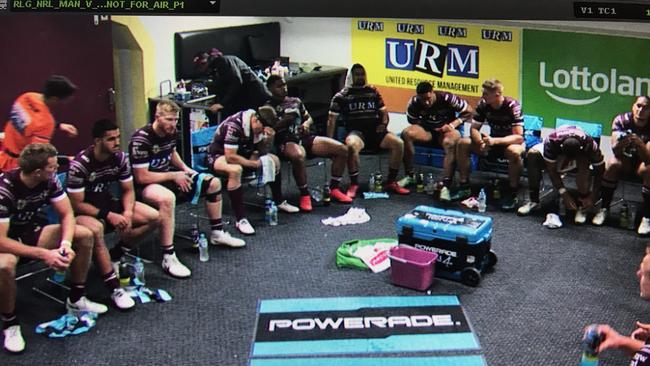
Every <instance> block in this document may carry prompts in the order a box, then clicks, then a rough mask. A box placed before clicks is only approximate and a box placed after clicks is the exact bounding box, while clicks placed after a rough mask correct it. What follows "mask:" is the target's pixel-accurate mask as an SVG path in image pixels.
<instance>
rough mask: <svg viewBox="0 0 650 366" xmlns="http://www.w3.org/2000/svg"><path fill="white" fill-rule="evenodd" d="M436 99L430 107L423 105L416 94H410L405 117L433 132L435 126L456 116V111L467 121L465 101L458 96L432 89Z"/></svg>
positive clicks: (445, 122) (444, 123) (438, 126)
mask: <svg viewBox="0 0 650 366" xmlns="http://www.w3.org/2000/svg"><path fill="white" fill-rule="evenodd" d="M433 93H434V94H435V96H436V101H435V103H433V104H432V105H431V106H430V107H425V106H423V105H422V104H421V103H420V102H419V101H418V98H417V96H412V97H411V99H409V102H408V104H407V105H406V119H407V120H408V121H409V123H411V124H419V125H420V126H422V128H424V129H425V130H427V131H429V132H433V131H434V130H435V129H436V128H440V127H442V126H443V125H446V124H447V123H449V122H452V121H453V120H455V119H456V118H458V117H457V116H456V114H457V113H459V114H460V115H461V116H460V118H461V119H462V120H463V121H465V122H468V121H469V120H470V118H471V115H470V114H469V112H468V107H467V102H466V101H465V100H464V99H462V98H460V97H459V96H457V95H455V94H452V93H447V92H442V91H434V92H433Z"/></svg>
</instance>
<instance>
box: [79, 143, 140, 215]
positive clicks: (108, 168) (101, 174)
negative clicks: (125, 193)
mask: <svg viewBox="0 0 650 366" xmlns="http://www.w3.org/2000/svg"><path fill="white" fill-rule="evenodd" d="M93 149H94V146H93V145H91V146H89V147H88V148H86V149H85V150H83V151H81V152H80V153H79V154H77V156H76V157H75V158H74V160H73V161H72V162H71V163H70V169H69V171H68V180H67V190H68V192H71V193H75V192H85V194H84V201H85V202H90V203H92V204H95V205H96V204H98V203H105V202H107V201H108V200H111V199H112V198H113V197H112V195H111V193H110V191H109V189H108V188H109V187H110V185H111V184H112V183H114V182H117V181H118V180H119V181H120V182H129V181H131V180H132V179H133V176H132V175H131V165H130V164H129V159H128V158H127V156H126V154H125V153H124V152H123V151H119V152H116V153H115V154H113V155H111V156H109V158H108V159H106V160H104V161H99V160H97V159H96V158H95V154H94V152H93Z"/></svg>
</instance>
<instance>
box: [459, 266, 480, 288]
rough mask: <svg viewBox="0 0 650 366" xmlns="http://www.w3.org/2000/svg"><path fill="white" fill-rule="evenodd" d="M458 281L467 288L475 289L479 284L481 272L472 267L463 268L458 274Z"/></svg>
mask: <svg viewBox="0 0 650 366" xmlns="http://www.w3.org/2000/svg"><path fill="white" fill-rule="evenodd" d="M460 280H461V282H462V283H464V284H466V285H467V286H472V287H476V286H478V284H479V283H480V282H481V272H479V271H478V269H476V268H474V267H467V268H463V270H462V272H461V273H460Z"/></svg>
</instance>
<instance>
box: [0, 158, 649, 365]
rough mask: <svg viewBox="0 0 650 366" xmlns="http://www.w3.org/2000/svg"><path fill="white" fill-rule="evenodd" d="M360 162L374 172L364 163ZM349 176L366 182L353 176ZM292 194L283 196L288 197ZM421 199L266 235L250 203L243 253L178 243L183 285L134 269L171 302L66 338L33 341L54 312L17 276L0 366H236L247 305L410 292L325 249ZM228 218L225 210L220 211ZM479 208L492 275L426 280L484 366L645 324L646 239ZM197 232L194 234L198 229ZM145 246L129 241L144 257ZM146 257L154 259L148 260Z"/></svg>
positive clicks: (574, 353)
mask: <svg viewBox="0 0 650 366" xmlns="http://www.w3.org/2000/svg"><path fill="white" fill-rule="evenodd" d="M364 159H369V158H364ZM366 166H367V167H366V169H369V168H368V167H372V168H373V170H374V167H375V166H376V162H375V161H374V160H372V161H368V162H367V164H366ZM310 176H316V177H318V178H317V179H313V181H319V182H320V180H322V178H320V177H322V172H321V171H320V170H317V169H312V170H310ZM362 176H364V177H365V176H367V174H366V173H365V172H363V171H362ZM285 182H286V179H285ZM294 187H295V186H294V185H293V184H292V185H291V186H290V187H288V188H285V192H288V198H289V199H290V200H292V201H294V202H295V201H296V198H297V192H296V191H295V188H294ZM630 191H632V190H631V189H629V188H628V189H627V192H630ZM253 194H254V192H253V191H252V190H250V191H249V192H248V193H247V195H249V196H251V195H253ZM628 195H629V193H628ZM249 198H250V199H253V200H255V199H256V198H255V197H252V196H251V197H249ZM430 202H431V200H430V199H429V198H427V197H425V196H424V195H422V194H411V195H410V196H406V197H396V196H391V198H390V200H367V201H364V200H363V199H357V200H356V202H355V204H356V205H358V206H361V207H365V208H366V209H367V211H368V213H369V214H370V216H371V217H372V219H371V221H370V222H369V223H366V224H362V225H351V226H344V227H328V226H324V225H322V224H321V223H320V219H321V218H324V217H327V216H338V215H341V214H343V213H345V211H346V210H347V208H348V206H344V205H337V204H333V205H332V206H330V207H325V208H321V207H316V208H315V210H314V211H313V212H312V213H309V214H297V215H286V214H280V225H279V226H277V227H268V226H266V225H265V224H264V223H263V212H262V211H261V210H260V209H249V211H250V219H251V221H252V223H253V225H255V226H256V228H257V230H258V233H257V235H255V236H253V237H248V238H246V239H247V241H248V245H247V247H246V248H244V249H225V248H215V247H212V248H211V249H210V256H211V258H210V261H209V262H207V263H201V262H199V260H198V255H197V254H196V253H192V252H190V251H188V250H186V248H187V247H188V245H189V243H188V242H186V241H184V240H178V241H177V247H178V248H179V257H180V258H181V259H182V260H183V261H184V262H185V263H186V264H187V265H188V266H189V267H190V268H191V269H192V270H193V276H192V278H191V279H189V280H172V279H169V278H167V277H166V276H165V275H163V274H162V271H161V269H160V267H159V265H158V264H156V265H147V268H146V275H147V283H148V285H150V286H151V287H160V288H164V289H166V290H168V291H169V292H170V293H171V294H172V295H173V297H174V298H173V300H172V301H171V302H168V303H162V304H156V303H151V304H144V305H138V306H137V307H136V308H135V309H134V310H133V311H129V312H119V311H117V310H114V309H111V311H109V313H107V314H106V315H104V316H102V317H101V318H100V319H99V320H98V323H97V326H96V327H95V328H93V329H92V330H91V331H90V332H89V333H86V334H83V335H80V336H74V337H66V338H64V339H47V338H45V337H44V336H41V335H37V334H35V333H34V328H35V326H36V325H37V324H38V323H40V322H44V321H48V320H52V319H54V318H55V317H58V316H59V315H60V314H61V311H62V308H61V307H60V306H58V305H55V304H54V303H53V302H52V301H49V300H46V299H44V298H42V297H39V296H36V295H34V294H33V292H32V291H31V290H30V288H31V283H32V282H34V281H36V282H38V281H42V277H39V278H37V279H35V280H34V281H32V280H25V281H22V282H20V283H19V286H18V287H19V295H18V301H17V305H18V309H19V314H20V317H21V321H22V325H23V328H22V329H23V334H24V336H25V339H26V341H27V349H26V351H25V353H24V354H22V355H19V356H13V355H8V354H6V353H0V364H1V365H35V364H43V363H47V364H49V365H87V364H93V365H97V366H98V365H143V364H147V365H150V364H158V365H160V364H175V365H207V364H210V365H224V366H226V365H227V366H230V365H246V364H247V361H248V355H249V352H250V345H251V342H252V339H253V331H254V324H255V313H256V306H257V300H258V299H273V298H299V297H336V296H386V295H401V296H411V295H419V294H421V293H418V292H416V291H412V290H408V289H404V288H400V287H395V286H393V285H391V284H390V282H389V275H388V273H381V274H372V273H369V272H368V273H366V272H361V271H357V270H348V269H345V270H341V269H337V268H336V265H335V263H334V251H335V249H336V247H337V246H338V245H339V244H340V243H341V242H343V241H345V240H349V239H355V238H378V237H386V236H394V235H395V220H396V218H397V217H398V216H400V215H401V214H403V213H405V212H407V211H409V210H410V209H411V208H413V207H414V206H416V205H418V204H427V203H430ZM229 210H230V209H229V205H228V204H227V203H226V209H225V212H226V214H227V213H228V212H229ZM195 211H196V209H195V208H192V207H190V206H188V205H181V206H179V207H178V214H177V217H178V221H179V222H178V225H177V226H178V227H179V231H187V229H188V227H189V226H188V225H189V221H188V217H189V212H195ZM488 214H489V215H492V217H493V218H494V237H493V241H492V242H493V249H494V250H495V251H496V252H497V254H498V257H499V262H498V264H497V265H496V269H495V271H494V272H492V273H489V274H487V275H486V276H484V278H483V281H482V282H481V285H480V287H477V288H471V287H467V286H464V285H462V284H460V283H456V282H451V281H447V280H440V279H437V280H436V281H435V284H434V286H433V287H432V292H433V293H434V294H456V295H458V296H459V298H460V300H461V303H462V305H463V306H464V308H465V311H466V312H467V315H468V317H469V319H470V320H471V321H472V325H473V327H474V331H475V333H476V335H477V336H478V338H479V340H480V343H481V346H482V348H483V353H484V355H485V357H486V359H487V362H488V364H489V365H519V364H543V365H575V364H577V363H578V362H579V356H580V351H579V343H580V337H581V332H582V329H583V327H584V326H585V325H588V324H590V323H600V322H605V323H609V324H611V325H612V326H614V327H615V328H616V329H619V330H620V331H622V332H625V333H629V332H630V331H631V330H632V327H633V325H634V321H635V320H637V319H640V320H645V321H648V320H649V319H648V318H647V317H646V314H647V307H648V303H646V302H645V301H643V300H641V299H640V298H639V296H638V292H639V291H638V280H637V278H636V276H635V272H636V270H637V268H638V264H639V261H640V260H641V258H642V256H643V251H644V247H645V242H646V240H643V239H639V238H637V237H636V236H635V234H634V233H633V232H632V231H626V230H622V229H618V228H615V227H611V226H605V227H593V226H591V225H585V226H582V227H579V226H574V225H567V226H566V227H565V228H562V229H560V230H548V229H546V228H544V227H542V225H541V222H542V221H543V215H542V213H538V214H536V215H534V216H531V217H523V218H522V217H517V216H515V215H514V214H513V213H502V212H500V211H498V210H497V209H496V208H495V207H490V208H489V210H488ZM226 216H227V215H226ZM202 228H203V229H204V230H205V229H207V228H208V225H207V222H202ZM229 230H231V231H234V228H233V227H232V226H230V227H229ZM153 240H154V239H153V237H150V238H148V239H147V240H145V242H144V243H143V244H142V246H143V254H144V255H145V256H146V255H150V252H151V248H152V247H153ZM156 253H157V252H156ZM154 257H155V258H156V260H157V261H158V262H159V261H160V255H159V254H156V255H154ZM91 278H92V279H91V285H90V287H91V290H90V297H91V298H94V299H99V300H104V301H107V300H108V294H107V293H106V291H105V290H104V288H103V287H102V286H101V285H100V283H99V280H98V276H97V275H96V273H93V274H92V275H91ZM625 360H626V357H625V356H624V355H623V354H622V353H618V352H608V353H607V354H606V355H603V356H601V364H602V365H620V364H624V363H625Z"/></svg>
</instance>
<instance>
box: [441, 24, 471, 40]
mask: <svg viewBox="0 0 650 366" xmlns="http://www.w3.org/2000/svg"><path fill="white" fill-rule="evenodd" d="M438 35H439V36H442V37H452V38H467V28H460V27H450V26H446V25H439V26H438Z"/></svg>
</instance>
